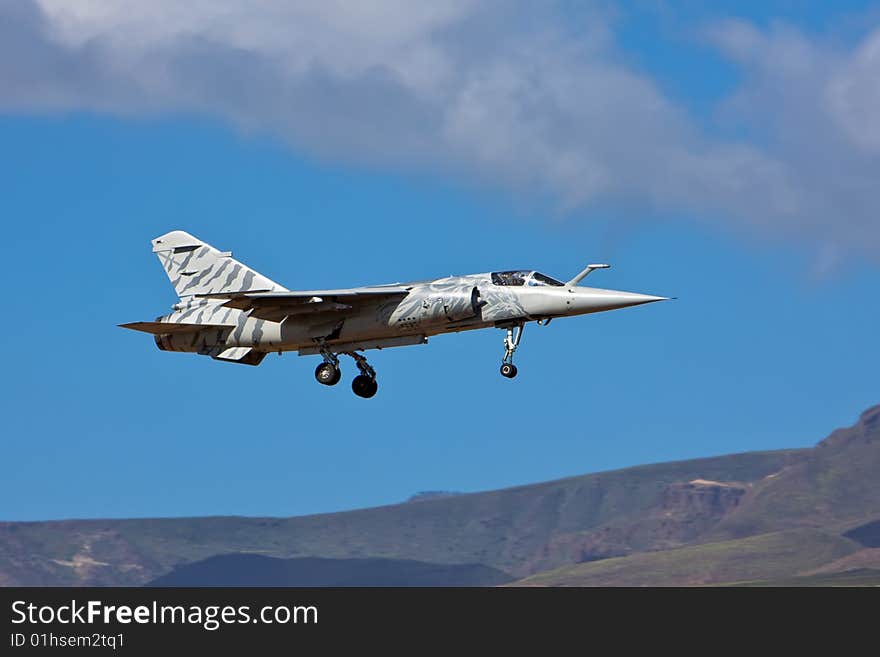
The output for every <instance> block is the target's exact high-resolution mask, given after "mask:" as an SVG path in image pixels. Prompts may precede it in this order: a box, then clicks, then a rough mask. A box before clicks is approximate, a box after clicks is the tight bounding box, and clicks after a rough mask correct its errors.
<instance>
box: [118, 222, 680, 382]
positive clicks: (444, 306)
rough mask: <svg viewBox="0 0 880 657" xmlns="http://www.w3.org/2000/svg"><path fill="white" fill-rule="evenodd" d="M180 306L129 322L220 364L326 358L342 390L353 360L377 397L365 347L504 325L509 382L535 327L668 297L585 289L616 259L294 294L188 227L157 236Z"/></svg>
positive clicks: (324, 365) (162, 343)
mask: <svg viewBox="0 0 880 657" xmlns="http://www.w3.org/2000/svg"><path fill="white" fill-rule="evenodd" d="M152 245H153V253H155V254H156V255H157V256H158V258H159V262H161V264H162V267H164V269H165V273H166V274H168V278H169V279H170V280H171V285H172V286H173V287H174V290H175V292H176V293H177V296H178V297H179V301H178V302H177V303H175V304H174V305H173V306H172V312H171V313H169V314H167V315H163V316H161V317H157V318H156V320H155V321H153V322H132V323H130V324H120V326H121V327H123V328H127V329H133V330H136V331H143V332H145V333H151V334H152V335H153V337H154V339H155V341H156V346H157V347H159V349H161V350H162V351H184V352H190V353H196V354H201V355H204V356H210V357H211V358H214V359H215V360H219V361H226V362H230V363H241V364H244V365H259V364H260V363H261V362H262V360H263V358H265V356H266V354H268V353H271V352H277V353H278V354H281V353H282V352H285V351H296V352H298V353H299V355H300V356H312V355H315V356H321V359H322V362H321V363H320V364H319V365H318V367H317V368H316V369H315V378H316V379H317V380H318V383H321V384H323V385H325V386H333V385H336V384H337V383H339V380H340V379H341V378H342V373H341V370H340V366H339V357H340V356H343V355H344V356H349V357H351V358H353V359H354V362H355V365H356V366H357V369H358V372H359V374H358V375H357V376H355V377H354V379H353V380H352V383H351V388H352V390H353V391H354V393H355V394H356V395H358V396H359V397H364V398H369V397H372V396H373V395H375V394H376V391H377V390H378V385H377V383H376V370H374V369H373V367H372V366H371V365H370V364H369V363H368V362H367V359H366V358H365V357H364V355H363V353H361V352H364V351H367V350H369V349H388V348H391V347H403V346H406V345H416V344H426V343H427V342H428V338H429V337H431V336H434V335H440V334H442V333H457V332H459V331H470V330H473V329H482V328H499V329H502V330H504V331H505V332H506V333H505V337H504V356H503V358H502V359H501V375H502V376H504V377H506V378H508V379H513V378H514V377H515V376H516V374H517V369H516V365H514V364H513V355H514V353H516V350H517V348H518V347H519V344H520V340H521V339H522V335H523V328H524V327H525V325H526V324H527V323H528V322H532V321H534V322H537V323H538V324H539V325H543V326H546V325H547V324H549V323H550V322H551V321H552V320H554V319H556V318H560V317H570V316H572V315H585V314H588V313H596V312H602V311H605V310H614V309H617V308H626V307H628V306H638V305H641V304H644V303H652V302H654V301H664V300H666V297H657V296H651V295H647V294H635V293H632V292H619V291H617V290H603V289H598V288H590V287H581V286H580V285H578V284H579V283H580V282H581V281H582V280H583V279H584V278H586V277H587V276H588V275H589V274H590V273H591V272H593V271H595V270H597V269H605V268H607V267H608V265H606V264H593V265H588V266H587V267H586V268H585V269H583V271H581V272H580V273H579V274H578V275H577V276H575V277H574V278H572V279H571V280H569V281H568V282H565V283H563V282H562V281H558V280H556V279H555V278H551V277H550V276H547V275H546V274H542V273H541V272H538V271H534V270H528V269H515V270H509V271H495V272H487V273H484V274H470V275H466V276H448V277H446V278H438V279H436V280H429V281H417V282H412V283H391V284H387V285H371V286H367V287H354V288H346V289H339V290H288V289H287V288H286V287H283V286H282V285H279V284H278V283H276V282H275V281H272V280H270V279H268V278H266V277H265V276H263V275H262V274H260V273H258V272H256V271H254V270H253V269H250V268H249V267H247V266H246V265H243V264H242V263H240V262H238V261H237V260H235V259H233V257H232V253H231V252H229V251H218V250H217V249H215V248H214V247H212V246H211V245H209V244H206V243H205V242H203V241H201V240H200V239H197V238H196V237H193V236H192V235H190V234H189V233H186V232H184V231H182V230H175V231H171V232H170V233H166V234H165V235H162V236H161V237H157V238H156V239H154V240H153V241H152Z"/></svg>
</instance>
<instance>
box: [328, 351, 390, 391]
mask: <svg viewBox="0 0 880 657" xmlns="http://www.w3.org/2000/svg"><path fill="white" fill-rule="evenodd" d="M343 353H344V354H345V355H346V356H351V357H352V358H354V362H355V364H356V365H357V368H358V370H359V371H360V374H358V375H357V376H356V377H354V379H353V380H352V382H351V389H352V391H353V392H354V394H356V395H357V396H358V397H364V398H365V399H369V398H370V397H372V396H373V395H375V394H376V391H377V390H378V389H379V385H378V384H377V383H376V370H374V369H373V368H372V367H371V366H370V364H369V363H368V362H367V359H366V358H364V357H363V356H361V355H360V354H359V353H357V352H354V351H347V352H343ZM321 355H322V356H323V357H324V362H323V363H321V364H320V365H318V367H316V368H315V379H316V380H317V381H318V383H320V384H323V385H325V386H335V385H336V384H337V383H339V380H340V379H341V378H342V371H341V370H340V369H339V358H338V357H337V355H336V354H334V353H333V352H331V351H329V350H327V349H322V350H321Z"/></svg>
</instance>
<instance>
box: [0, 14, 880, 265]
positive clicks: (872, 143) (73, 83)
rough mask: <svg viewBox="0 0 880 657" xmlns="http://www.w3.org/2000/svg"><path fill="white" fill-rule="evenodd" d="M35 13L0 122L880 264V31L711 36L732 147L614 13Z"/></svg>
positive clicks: (4, 51)
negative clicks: (665, 218)
mask: <svg viewBox="0 0 880 657" xmlns="http://www.w3.org/2000/svg"><path fill="white" fill-rule="evenodd" d="M34 1H35V2H36V3H37V4H31V3H29V2H24V1H22V2H17V3H11V5H9V4H4V5H3V6H2V7H0V108H2V107H6V108H9V109H17V110H22V109H24V110H91V111H103V112H113V113H116V114H121V115H128V114H137V113H156V112H167V111H195V112H200V113H204V114H207V115H210V116H215V117H220V118H222V119H224V120H227V121H229V122H231V123H233V124H235V125H237V126H239V127H241V128H243V129H247V130H254V131H260V132H266V133H271V134H275V135H278V136H280V137H282V138H284V139H285V140H287V141H289V142H290V143H291V144H293V145H294V146H295V147H297V148H301V149H306V150H308V151H310V152H312V153H314V154H317V155H319V156H322V157H326V158H335V159H341V160H344V161H355V162H360V163H369V164H376V165H379V166H405V167H422V168H429V169H441V170H444V171H446V172H448V173H450V174H452V175H458V176H462V177H468V178H475V179H480V180H484V181H486V182H488V183H490V184H495V185H504V186H508V187H510V188H514V189H516V190H523V189H527V190H534V191H536V192H538V193H540V194H542V195H550V196H551V197H555V198H557V199H558V200H559V203H560V205H562V206H564V207H566V208H568V209H576V210H577V212H578V213H580V210H581V209H589V208H590V207H592V206H593V205H594V204H596V203H602V204H605V205H607V204H608V203H621V204H624V205H626V206H627V207H629V208H639V207H641V208H658V209H661V210H663V211H673V212H676V211H685V212H688V213H689V214H692V215H694V216H703V217H711V218H714V219H716V220H722V219H723V220H726V221H729V222H732V223H733V224H735V225H738V226H743V227H747V228H748V229H749V230H755V231H760V232H761V233H768V234H774V235H776V236H782V237H785V238H789V239H796V240H798V241H812V242H814V243H820V244H822V245H823V246H824V247H825V249H826V253H828V252H832V253H833V252H841V253H843V252H849V251H861V252H863V253H867V254H869V255H874V254H876V253H877V252H878V249H877V246H878V237H880V230H878V224H877V220H876V215H877V210H878V208H880V202H878V199H877V195H876V193H875V192H874V182H875V181H876V180H878V175H880V163H878V159H877V154H878V151H880V124H878V122H877V121H876V120H875V117H876V115H877V111H876V110H877V109H878V108H880V83H878V80H880V31H878V32H876V33H874V34H872V35H870V36H868V37H867V38H866V39H865V40H864V42H863V43H862V44H861V45H860V46H859V47H858V48H855V49H852V50H851V51H846V50H840V49H835V48H833V47H831V46H828V45H824V44H821V43H814V42H812V41H811V40H810V39H808V38H806V37H805V36H803V35H802V34H800V33H798V32H797V31H795V30H793V29H790V28H785V27H778V26H777V27H774V28H772V29H770V30H768V31H761V30H758V29H756V28H755V27H753V26H751V25H749V24H747V23H743V22H735V21H728V22H724V23H719V24H718V25H716V26H714V27H713V28H712V29H711V30H709V38H710V41H711V43H713V44H714V45H715V46H716V47H718V48H719V49H720V50H721V51H722V52H724V53H726V54H727V55H728V56H729V57H731V58H732V59H733V60H734V61H735V62H737V65H738V66H739V67H740V68H741V71H742V73H743V85H742V87H741V88H740V89H739V90H738V92H737V93H736V94H735V95H734V96H733V97H732V98H731V99H729V101H728V103H727V108H728V115H729V116H734V117H735V118H736V120H738V121H741V122H742V123H743V124H744V125H745V126H746V127H747V128H748V131H747V132H750V133H751V134H753V135H754V137H752V138H751V139H750V141H741V142H732V141H729V140H722V139H717V138H712V137H711V136H707V135H706V134H702V133H701V132H700V131H699V130H698V129H697V128H696V127H695V125H694V122H693V121H692V120H691V119H690V117H689V116H688V115H687V113H686V112H685V111H684V110H683V109H682V107H680V106H679V105H677V104H676V103H675V102H674V101H673V100H671V99H669V98H667V97H665V96H664V95H663V94H662V93H661V92H660V91H659V89H658V88H657V86H656V85H655V84H654V82H653V81H652V80H651V79H650V78H649V77H648V76H646V75H645V74H643V73H640V72H638V71H636V70H633V69H632V68H631V67H628V66H627V65H625V64H622V63H621V61H622V60H623V59H624V58H623V57H621V56H620V54H621V53H620V52H619V51H618V49H617V47H616V45H615V43H614V38H613V32H612V30H611V29H610V26H609V25H608V24H607V22H606V20H605V19H604V18H603V15H602V14H600V13H598V12H597V13H594V14H592V15H588V16H586V17H582V18H581V20H582V21H583V24H582V25H580V26H578V27H579V29H577V30H573V29H568V28H567V27H566V26H565V25H563V21H562V20H561V19H559V18H558V17H554V16H552V15H550V14H549V12H548V11H545V10H538V9H535V8H534V5H531V4H517V5H511V4H509V3H500V2H496V1H495V0H458V1H453V2H446V3H433V2H432V3H423V2H408V1H407V0H375V1H373V2H370V3H351V2H343V1H342V0H332V1H324V2H282V1H280V0H226V1H221V0H190V1H189V2H186V3H181V2H177V1H176V0H151V1H150V2H143V1H142V0H78V1H77V2H75V3H72V2H69V0H34ZM575 35H576V36H575Z"/></svg>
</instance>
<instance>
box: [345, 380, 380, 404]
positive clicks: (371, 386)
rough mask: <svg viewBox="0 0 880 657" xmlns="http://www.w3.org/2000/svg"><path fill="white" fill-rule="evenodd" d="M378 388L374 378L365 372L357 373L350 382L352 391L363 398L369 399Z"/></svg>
mask: <svg viewBox="0 0 880 657" xmlns="http://www.w3.org/2000/svg"><path fill="white" fill-rule="evenodd" d="M378 389H379V385H378V384H377V383H376V380H375V379H373V378H370V377H369V376H367V375H366V374H358V375H357V376H356V377H354V380H353V381H352V382H351V390H352V392H354V394H356V395H357V396H358V397H363V398H364V399H369V398H370V397H372V396H373V395H375V394H376V391H377V390H378Z"/></svg>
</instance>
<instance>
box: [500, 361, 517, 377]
mask: <svg viewBox="0 0 880 657" xmlns="http://www.w3.org/2000/svg"><path fill="white" fill-rule="evenodd" d="M516 372H517V370H516V365H514V364H513V363H504V364H503V365H502V366H501V376H503V377H505V378H508V379H512V378H513V377H515V376H516Z"/></svg>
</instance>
